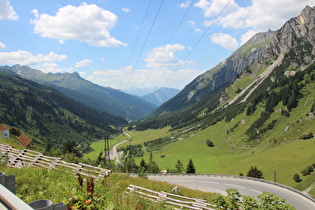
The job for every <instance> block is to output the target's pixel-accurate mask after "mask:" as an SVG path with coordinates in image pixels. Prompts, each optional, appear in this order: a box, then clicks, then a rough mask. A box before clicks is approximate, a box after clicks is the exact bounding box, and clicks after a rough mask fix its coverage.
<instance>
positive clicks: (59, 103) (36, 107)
mask: <svg viewBox="0 0 315 210" xmlns="http://www.w3.org/2000/svg"><path fill="white" fill-rule="evenodd" d="M0 84H1V89H0V99H1V103H0V122H1V123H4V124H7V125H9V126H13V127H16V128H18V129H22V130H23V132H27V133H28V134H29V135H31V136H32V138H33V137H34V138H35V141H34V142H36V143H37V144H48V143H49V144H51V145H52V146H57V145H58V146H61V145H63V144H64V143H65V142H66V141H73V142H76V143H78V141H79V140H80V139H82V138H83V139H82V142H81V144H85V145H86V146H87V147H88V143H89V142H91V141H95V140H98V139H101V138H104V136H105V135H106V134H107V133H116V132H119V131H117V130H115V128H114V127H116V126H118V127H119V126H125V125H127V124H128V122H127V121H126V120H125V119H123V118H121V117H114V116H111V115H109V114H106V113H104V112H101V111H99V110H96V109H93V108H91V107H87V106H85V105H83V104H82V103H79V102H77V101H75V100H73V99H70V98H68V97H66V96H65V95H64V94H62V93H60V92H59V91H57V90H55V89H53V88H51V87H49V86H47V85H42V84H39V83H36V82H34V81H31V80H28V79H24V78H21V77H20V76H18V75H17V74H15V73H14V72H12V71H10V70H8V69H7V68H3V67H0ZM112 126H113V127H112Z"/></svg>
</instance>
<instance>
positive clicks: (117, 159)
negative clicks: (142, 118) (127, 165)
mask: <svg viewBox="0 0 315 210" xmlns="http://www.w3.org/2000/svg"><path fill="white" fill-rule="evenodd" d="M123 132H124V134H125V135H126V136H128V138H130V135H129V134H128V133H126V132H125V131H123ZM127 141H129V139H126V140H124V141H122V142H119V143H118V144H115V145H114V146H113V150H112V151H111V154H112V156H113V159H114V160H115V161H116V164H117V165H119V166H124V164H122V163H121V162H120V160H119V155H118V152H117V147H118V146H119V145H121V144H123V143H126V142H127Z"/></svg>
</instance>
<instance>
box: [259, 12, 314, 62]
mask: <svg viewBox="0 0 315 210" xmlns="http://www.w3.org/2000/svg"><path fill="white" fill-rule="evenodd" d="M314 27H315V7H309V6H306V7H305V9H304V10H303V11H302V12H301V14H300V15H299V16H298V17H295V18H291V19H290V20H289V21H288V22H286V23H285V24H284V26H283V27H282V28H281V29H280V30H279V31H278V32H277V33H276V35H275V36H274V37H273V39H272V41H271V42H270V45H269V46H268V50H267V51H268V53H267V54H266V55H265V56H266V58H268V56H275V55H278V54H280V53H287V52H289V51H290V49H291V48H292V47H293V46H294V45H296V44H298V39H299V38H301V37H304V38H305V39H306V40H307V41H308V42H310V43H311V44H312V45H313V46H314V32H315V31H314ZM312 37H313V38H312ZM313 52H314V51H313Z"/></svg>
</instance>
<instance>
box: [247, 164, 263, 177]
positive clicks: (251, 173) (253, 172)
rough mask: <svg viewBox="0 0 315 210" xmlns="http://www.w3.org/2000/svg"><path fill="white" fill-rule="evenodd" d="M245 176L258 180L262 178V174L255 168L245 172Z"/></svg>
mask: <svg viewBox="0 0 315 210" xmlns="http://www.w3.org/2000/svg"><path fill="white" fill-rule="evenodd" d="M247 176H248V177H254V178H258V179H262V178H264V176H263V172H262V171H261V170H259V169H257V167H256V166H255V167H253V166H252V167H251V168H250V169H249V171H248V172H247Z"/></svg>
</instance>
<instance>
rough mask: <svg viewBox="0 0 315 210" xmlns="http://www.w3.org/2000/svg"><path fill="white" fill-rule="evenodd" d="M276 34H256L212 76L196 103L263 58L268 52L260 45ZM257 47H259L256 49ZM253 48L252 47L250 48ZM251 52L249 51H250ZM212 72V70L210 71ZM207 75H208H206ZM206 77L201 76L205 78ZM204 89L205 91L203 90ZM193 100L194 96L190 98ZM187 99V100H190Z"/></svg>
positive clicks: (199, 92)
mask: <svg viewBox="0 0 315 210" xmlns="http://www.w3.org/2000/svg"><path fill="white" fill-rule="evenodd" d="M273 34H274V32H271V31H269V32H266V33H259V34H256V35H255V36H254V37H253V38H251V39H250V40H249V41H248V42H247V43H246V44H244V46H242V47H241V48H240V49H239V50H237V51H236V52H235V53H233V54H232V55H231V56H230V57H229V58H228V59H226V60H225V61H224V62H223V63H222V64H221V65H222V66H221V67H220V68H219V70H218V71H217V72H215V73H214V74H213V76H212V80H209V79H208V78H207V77H205V78H207V80H208V84H207V85H206V86H205V87H202V88H200V89H199V90H198V93H197V92H196V95H195V96H194V97H196V100H195V101H198V99H199V98H202V97H203V96H204V95H205V94H209V93H210V92H212V91H213V90H215V89H216V88H218V87H221V86H223V85H225V84H227V83H228V82H229V81H231V80H232V79H234V78H235V77H236V76H237V75H238V74H240V73H241V72H243V71H244V69H246V68H247V67H248V66H250V65H252V64H253V63H254V62H255V61H257V60H259V59H261V58H262V56H263V54H264V53H265V51H266V48H265V47H264V46H263V47H261V45H260V44H259V43H264V42H266V40H270V38H271V37H272V36H273ZM255 45H257V47H255ZM250 46H252V47H250ZM249 48H250V50H249V51H248V49H249ZM210 71H212V70H210ZM205 75H206V74H205ZM203 76H204V75H201V77H203ZM203 80H204V79H201V80H200V82H203ZM203 88H204V90H202V89H203ZM189 98H190V99H192V98H193V97H192V96H189ZM189 98H187V99H189Z"/></svg>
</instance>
